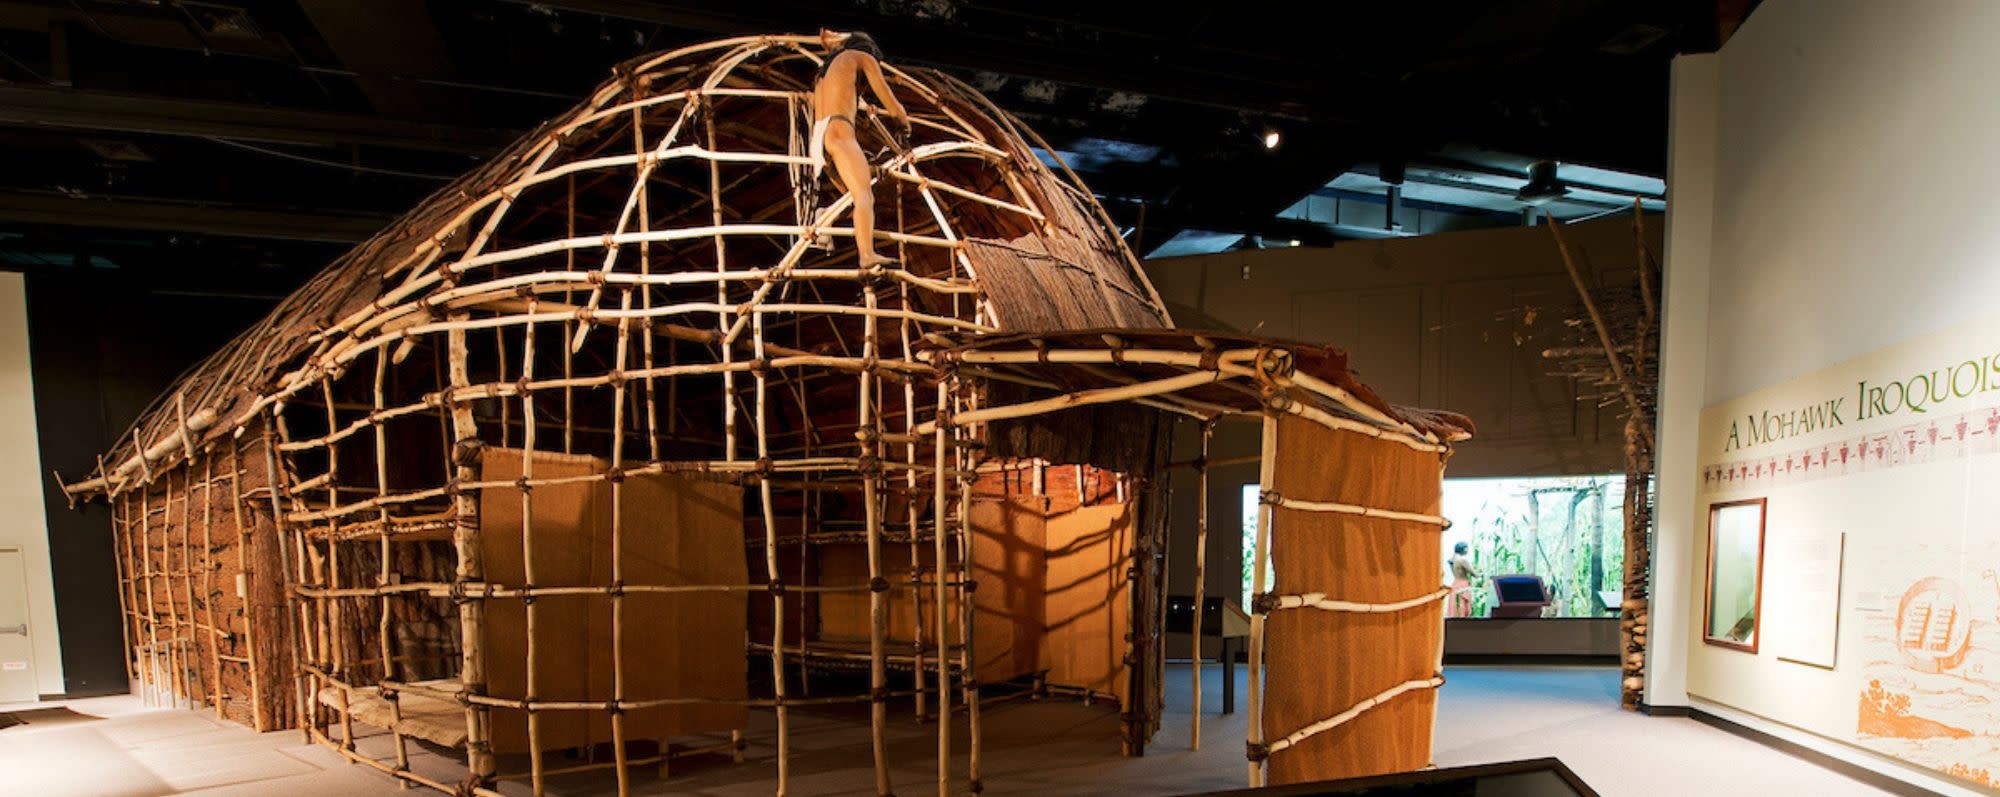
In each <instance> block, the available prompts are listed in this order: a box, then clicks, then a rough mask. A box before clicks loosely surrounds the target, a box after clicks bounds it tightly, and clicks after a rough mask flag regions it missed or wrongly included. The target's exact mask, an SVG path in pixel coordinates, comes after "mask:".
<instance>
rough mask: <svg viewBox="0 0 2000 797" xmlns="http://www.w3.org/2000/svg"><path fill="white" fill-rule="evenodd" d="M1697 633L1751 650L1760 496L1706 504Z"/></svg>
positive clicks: (1758, 608)
mask: <svg viewBox="0 0 2000 797" xmlns="http://www.w3.org/2000/svg"><path fill="white" fill-rule="evenodd" d="M1705 597H1706V601H1707V605H1706V609H1705V611H1703V613H1702V616H1703V621H1702V629H1701V639H1702V641H1703V642H1707V643H1708V644H1711V645H1716V646H1720V647H1725V648H1732V649H1735V650H1741V651H1746V652H1749V653H1756V652H1757V642H1758V637H1759V636H1761V634H1759V633H1758V630H1759V629H1758V621H1759V619H1760V615H1761V614H1762V611H1763V604H1764V499H1762V498H1751V499H1748V500H1743V501H1727V502H1724V503H1719V504H1710V505H1709V507H1708V589H1707V594H1706V596H1705Z"/></svg>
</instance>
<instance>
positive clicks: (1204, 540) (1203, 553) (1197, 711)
mask: <svg viewBox="0 0 2000 797" xmlns="http://www.w3.org/2000/svg"><path fill="white" fill-rule="evenodd" d="M1214 436H1215V422H1214V421H1212V420H1210V421H1202V422H1201V454H1200V455H1198V458H1197V459H1195V461H1194V474H1195V494H1194V644H1193V645H1192V647H1193V651H1192V653H1191V655H1190V656H1189V658H1190V659H1191V661H1190V668H1191V669H1192V670H1193V681H1194V683H1193V686H1194V708H1193V718H1192V719H1191V720H1190V723H1191V727H1190V728H1188V749H1189V750H1200V749H1201V656H1202V650H1201V648H1202V644H1201V621H1202V616H1203V615H1204V614H1207V606H1208V444H1209V440H1210V439H1211V438H1212V437H1214ZM1230 669H1231V668H1230V667H1228V666H1226V665H1225V666H1224V667H1223V672H1228V671H1229V670H1230ZM1223 688H1224V689H1228V688H1230V687H1229V686H1228V685H1226V684H1225V685H1224V686H1223Z"/></svg>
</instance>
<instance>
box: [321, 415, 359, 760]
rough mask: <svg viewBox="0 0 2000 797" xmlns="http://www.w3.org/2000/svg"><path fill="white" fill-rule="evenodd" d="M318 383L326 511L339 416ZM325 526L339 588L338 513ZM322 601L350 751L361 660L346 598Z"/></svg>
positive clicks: (332, 493)
mask: <svg viewBox="0 0 2000 797" xmlns="http://www.w3.org/2000/svg"><path fill="white" fill-rule="evenodd" d="M319 384H320V395H321V396H322V397H324V398H325V399H326V428H327V431H328V433H329V437H328V438H327V441H326V506H327V509H328V510H329V511H333V510H338V509H339V508H340V444H339V442H338V441H337V440H335V439H334V438H333V437H332V436H331V432H333V430H336V429H339V428H340V417H339V415H338V414H337V413H336V412H335V409H334V405H335V403H336V402H335V401H334V395H333V377H331V376H327V377H324V378H321V379H320V382H319ZM326 530H327V535H326V586H327V588H329V589H340V588H341V583H342V579H341V577H340V535H339V534H337V533H336V532H338V531H339V530H340V519H339V516H337V515H335V516H332V517H329V518H328V519H327V521H326ZM324 603H325V604H326V605H327V607H328V608H329V610H330V615H329V616H330V618H331V622H329V623H328V630H329V631H330V632H331V634H330V635H331V637H332V641H333V644H332V645H331V646H330V651H327V652H328V653H330V655H331V659H330V662H329V663H330V664H331V667H330V670H331V671H332V673H333V678H334V681H335V685H336V686H338V687H339V688H340V746H341V748H342V749H344V750H347V751H349V752H352V751H353V750H354V712H353V711H350V710H349V707H350V706H351V705H352V704H353V703H354V690H353V689H352V687H351V686H350V684H352V683H353V682H354V669H353V665H356V664H359V663H360V662H358V661H355V660H354V655H353V654H352V653H350V652H349V651H348V649H347V643H348V638H347V637H348V635H347V599H345V598H338V597H336V598H332V599H330V600H327V601H324Z"/></svg>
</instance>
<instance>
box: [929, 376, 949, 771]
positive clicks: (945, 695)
mask: <svg viewBox="0 0 2000 797" xmlns="http://www.w3.org/2000/svg"><path fill="white" fill-rule="evenodd" d="M945 381H946V380H945V376H944V375H943V374H939V375H938V380H937V414H936V416H935V417H936V420H937V433H936V435H935V439H934V441H933V442H932V444H931V446H932V449H933V450H932V452H931V466H932V467H931V486H932V490H931V495H932V503H931V523H932V524H933V528H932V529H931V532H932V536H931V552H932V555H933V556H935V557H936V558H935V559H934V560H933V562H932V565H933V566H932V568H931V605H932V610H933V611H934V612H935V613H936V614H937V647H938V651H937V700H938V709H937V718H938V722H937V764H938V776H937V787H938V797H950V795H951V657H950V656H948V655H946V651H945V645H946V644H947V643H946V641H945V640H948V639H950V638H951V637H950V636H949V635H948V631H947V629H946V626H945V621H946V619H947V618H949V617H950V616H951V613H950V612H947V611H945V589H944V582H945V550H944V543H945V539H946V538H947V532H948V529H949V523H950V521H949V520H948V519H947V518H946V517H945V513H946V512H947V511H949V510H950V508H951V501H950V497H951V496H950V494H949V490H950V489H951V488H950V487H948V486H947V485H949V484H951V482H950V481H949V479H948V477H947V476H946V474H947V473H948V471H947V470H946V467H947V466H948V465H949V464H950V463H949V462H948V461H947V460H946V458H945V455H946V453H947V452H948V451H950V450H951V437H950V436H951V433H952V427H951V403H950V401H951V393H950V390H949V388H947V387H946V385H945Z"/></svg>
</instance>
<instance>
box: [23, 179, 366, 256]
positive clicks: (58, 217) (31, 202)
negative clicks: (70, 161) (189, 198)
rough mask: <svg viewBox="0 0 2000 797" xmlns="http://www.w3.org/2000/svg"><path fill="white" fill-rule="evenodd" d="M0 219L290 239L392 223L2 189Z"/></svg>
mask: <svg viewBox="0 0 2000 797" xmlns="http://www.w3.org/2000/svg"><path fill="white" fill-rule="evenodd" d="M0 222H10V223H15V224H34V225H56V226H65V227H102V228H110V229H122V230H153V231H161V232H186V233H205V234H210V235H232V236H238V237H243V238H269V239H276V240H288V241H321V242H328V243H355V242H358V241H361V240H364V239H366V238H368V237H369V236H371V235H374V234H375V233H376V232H378V231H380V230H381V229H382V228H383V227H386V226H388V224H389V222H390V219H389V217H387V216H375V215H366V214H336V213H324V212H321V213H312V212H301V211H284V210H261V209H255V208H244V207H238V206H234V205H212V204H201V203H191V202H172V201H168V200H162V199H152V198H146V197H119V196H85V197H76V196H70V195H66V194H57V193H52V192H39V191H9V190H0Z"/></svg>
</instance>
